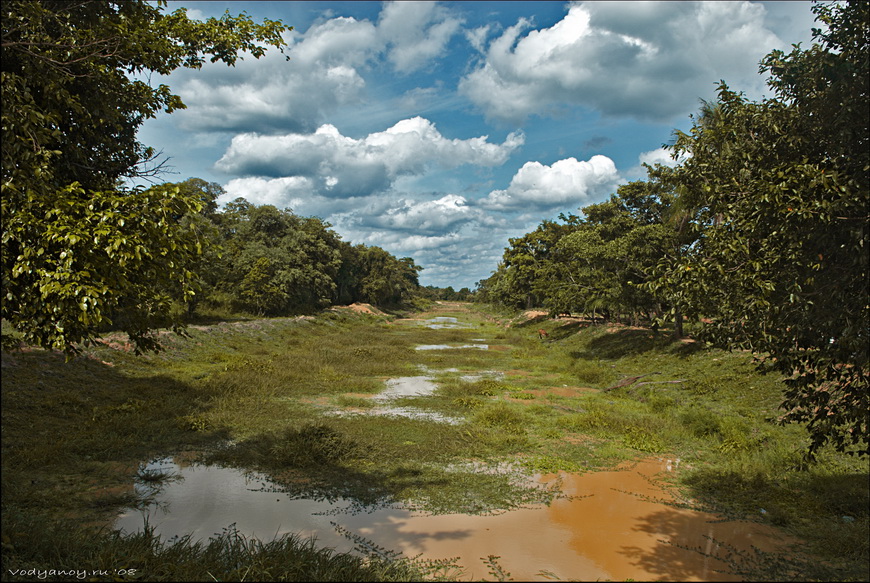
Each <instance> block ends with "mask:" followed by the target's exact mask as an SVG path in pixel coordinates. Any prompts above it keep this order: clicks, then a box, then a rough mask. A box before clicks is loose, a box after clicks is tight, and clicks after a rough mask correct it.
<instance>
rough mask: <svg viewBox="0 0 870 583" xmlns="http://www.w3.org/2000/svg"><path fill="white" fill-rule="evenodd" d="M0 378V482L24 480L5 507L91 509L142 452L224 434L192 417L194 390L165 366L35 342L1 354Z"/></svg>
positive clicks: (8, 494) (198, 410) (126, 479)
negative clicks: (136, 366)
mask: <svg viewBox="0 0 870 583" xmlns="http://www.w3.org/2000/svg"><path fill="white" fill-rule="evenodd" d="M109 353H110V351H109V350H106V351H105V352H104V353H102V354H109ZM2 381H3V384H2V386H3V392H2V408H3V441H2V454H3V455H2V459H3V476H4V484H9V485H16V484H17V485H23V486H26V487H22V488H10V489H9V490H7V489H6V488H5V487H4V489H3V506H4V508H5V507H7V506H10V505H11V506H22V507H28V508H33V510H34V511H38V512H45V513H48V514H49V515H52V514H55V513H58V514H64V515H92V514H93V512H90V511H89V509H93V508H95V507H100V508H104V507H105V506H106V505H105V504H102V503H99V500H96V499H95V497H96V498H99V496H100V492H103V491H105V490H107V487H108V486H107V485H120V484H123V483H132V476H131V472H132V471H135V468H137V467H138V465H139V463H140V462H141V461H142V460H143V459H148V458H149V457H153V456H156V455H165V454H166V453H167V452H168V451H179V450H183V449H197V448H200V447H203V446H204V445H206V444H208V443H214V442H216V441H218V440H220V439H223V438H225V437H226V436H225V435H224V434H223V433H222V432H220V431H216V430H213V429H211V428H209V427H207V426H205V425H203V424H201V423H200V424H197V420H199V419H201V416H202V413H203V411H204V409H203V406H202V405H201V404H200V401H199V399H198V397H200V396H201V395H199V394H198V393H197V391H196V390H195V389H194V388H192V387H190V386H189V385H187V384H185V383H182V382H180V381H178V380H176V379H172V378H170V377H168V376H165V375H152V376H149V375H147V374H142V375H141V376H140V375H137V376H133V375H127V374H123V373H122V372H120V371H119V370H118V369H116V368H115V367H114V366H113V365H111V364H110V363H106V362H102V361H100V360H97V359H93V358H84V357H82V358H76V359H73V360H70V361H68V362H67V361H66V360H65V357H64V356H63V355H62V354H58V353H53V352H47V351H41V350H39V351H32V352H16V353H4V354H3V379H2ZM104 509H105V508H104Z"/></svg>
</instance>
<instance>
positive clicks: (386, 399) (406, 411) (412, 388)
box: [333, 376, 464, 425]
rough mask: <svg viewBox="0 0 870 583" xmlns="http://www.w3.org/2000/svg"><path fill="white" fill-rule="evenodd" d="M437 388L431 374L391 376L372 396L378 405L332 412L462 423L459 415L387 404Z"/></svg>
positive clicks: (427, 393)
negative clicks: (381, 388) (381, 389)
mask: <svg viewBox="0 0 870 583" xmlns="http://www.w3.org/2000/svg"><path fill="white" fill-rule="evenodd" d="M437 388H438V385H437V384H436V383H435V382H434V381H433V380H432V377H431V376H415V377H398V378H393V379H389V380H387V382H386V388H385V389H384V390H383V391H381V392H380V393H378V394H377V395H374V396H373V397H372V400H373V401H375V402H376V403H378V406H375V407H371V408H367V409H361V410H359V409H357V410H349V411H348V410H342V411H335V412H333V414H334V415H375V416H396V417H406V418H408V419H417V420H422V421H434V422H436V423H449V424H451V425H458V424H459V423H462V422H463V421H464V420H463V419H462V418H459V417H451V416H449V415H443V414H441V413H438V412H435V411H426V410H424V409H420V408H418V407H412V406H409V405H405V406H397V405H391V404H389V403H390V401H395V400H396V399H402V398H406V399H407V398H413V397H426V396H429V395H431V394H432V393H434V392H435V389H437Z"/></svg>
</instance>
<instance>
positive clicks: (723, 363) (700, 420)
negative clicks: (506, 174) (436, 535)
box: [2, 304, 870, 581]
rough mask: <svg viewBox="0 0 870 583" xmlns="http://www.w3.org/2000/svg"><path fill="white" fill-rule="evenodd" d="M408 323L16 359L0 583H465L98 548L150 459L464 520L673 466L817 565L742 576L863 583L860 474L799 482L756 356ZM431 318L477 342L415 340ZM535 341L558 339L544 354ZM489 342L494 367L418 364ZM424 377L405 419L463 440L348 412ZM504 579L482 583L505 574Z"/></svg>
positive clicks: (747, 562)
mask: <svg viewBox="0 0 870 583" xmlns="http://www.w3.org/2000/svg"><path fill="white" fill-rule="evenodd" d="M412 316H413V320H411V319H404V320H403V319H395V318H388V317H384V316H373V315H367V314H353V313H349V312H346V311H335V312H326V313H324V314H321V315H319V316H318V317H316V318H314V319H311V318H274V319H266V320H256V319H239V320H235V321H230V322H228V321H223V322H217V323H214V324H212V325H210V326H200V327H195V328H192V329H191V330H190V337H189V338H181V337H177V336H169V335H167V336H165V343H166V345H167V350H166V351H165V352H163V353H160V354H157V355H150V356H146V357H135V356H133V355H132V354H129V353H127V352H125V351H124V350H121V349H119V347H120V345H119V344H116V345H114V348H113V347H112V346H103V347H97V348H93V349H90V350H88V351H87V352H86V354H85V355H84V356H83V357H81V358H77V359H75V360H73V361H71V362H64V359H63V357H62V356H59V355H56V354H53V353H49V352H45V351H41V350H30V351H26V352H19V353H15V354H5V353H4V355H3V358H4V364H3V366H4V370H3V373H4V374H3V393H2V398H3V402H2V416H3V418H2V419H3V443H2V453H3V456H2V463H3V474H2V486H3V560H4V569H5V570H4V572H3V575H2V579H3V580H4V581H7V580H8V581H13V580H15V581H17V580H26V578H22V577H19V576H16V575H13V574H12V571H10V569H11V570H16V569H25V570H26V569H29V568H38V567H39V566H40V565H43V566H44V565H46V564H52V565H89V566H90V565H93V566H94V568H95V569H99V568H101V567H100V566H106V568H112V569H115V568H119V567H118V566H119V565H122V564H123V565H127V566H129V567H130V568H136V569H137V570H138V571H137V573H138V575H135V576H132V575H130V574H129V573H126V574H123V577H120V578H121V579H122V580H126V579H135V578H140V579H141V578H142V577H145V578H147V580H154V581H161V580H164V581H168V580H179V581H185V580H186V581H195V580H211V578H216V579H219V580H233V579H236V580H241V579H244V580H247V581H252V580H288V581H292V580H342V581H345V580H346V581H356V580H384V581H388V580H389V581H398V580H420V579H421V578H423V577H428V578H439V577H441V578H446V579H450V578H451V577H453V578H455V576H456V573H455V570H454V569H453V567H455V566H451V565H449V564H426V563H421V562H414V561H411V560H406V559H400V558H398V557H396V556H394V555H390V553H389V552H386V551H384V550H383V549H380V550H378V552H375V553H374V554H373V555H371V554H370V555H366V554H362V555H347V556H345V555H340V554H336V553H332V554H331V553H329V552H326V551H323V550H321V549H317V548H315V546H314V545H313V543H311V542H310V541H304V540H300V539H297V538H293V537H287V538H285V539H282V540H280V541H274V542H273V543H261V542H259V541H250V540H246V539H244V537H242V536H241V535H239V534H238V533H237V532H234V531H232V530H229V531H227V532H226V533H225V536H223V537H219V538H218V539H216V540H214V541H211V542H208V543H197V542H194V541H190V540H186V539H182V540H178V541H174V542H171V543H170V542H161V541H160V540H159V539H158V538H157V537H156V536H154V534H153V532H146V533H141V534H138V535H132V536H126V537H121V536H118V535H115V534H109V533H107V532H105V531H104V532H99V531H98V529H97V528H96V527H99V525H101V524H106V522H107V520H109V519H110V517H111V516H112V515H113V513H114V512H115V511H117V509H119V508H121V507H123V506H127V505H130V504H132V503H133V502H134V501H135V492H134V491H133V489H132V484H133V481H134V480H135V479H138V480H140V481H145V482H160V480H161V479H162V477H161V476H160V475H159V473H153V472H147V471H146V472H144V473H143V471H142V470H141V469H140V467H141V463H142V460H147V459H154V458H155V457H159V456H164V455H167V454H168V453H176V452H184V451H186V452H190V454H191V455H192V456H194V457H197V456H198V457H199V458H200V459H203V460H207V461H209V462H215V463H221V464H224V465H228V466H234V467H239V468H245V469H252V470H259V471H262V472H265V473H268V474H269V475H270V476H272V477H273V478H274V479H275V480H276V481H278V482H279V483H280V484H282V486H285V487H286V488H287V489H288V491H289V492H291V493H294V494H297V495H299V496H325V497H336V498H337V497H342V498H350V499H352V500H355V501H357V502H358V503H359V504H361V505H377V504H384V505H386V504H393V503H396V502H401V503H403V504H406V505H409V506H412V507H414V508H419V509H421V510H425V511H428V512H436V513H438V512H464V513H472V514H473V513H488V512H496V511H502V510H507V509H511V508H516V507H519V506H523V505H525V504H529V503H533V502H542V501H543V502H546V501H547V500H549V499H551V498H552V496H553V495H554V492H552V491H546V490H542V489H539V488H534V487H531V486H529V485H528V483H527V482H525V481H523V480H522V479H520V478H521V477H522V473H523V472H525V473H527V474H528V473H534V472H555V471H582V470H587V469H595V468H607V467H610V466H613V465H615V464H616V463H618V462H621V461H623V460H626V459H632V458H635V457H638V456H644V455H656V454H665V453H666V454H667V455H668V456H669V457H671V456H673V457H679V458H681V459H682V460H683V463H684V467H686V468H689V470H687V471H685V472H681V474H680V475H681V476H682V478H681V482H680V483H679V484H675V486H676V487H678V488H680V490H681V492H682V495H683V497H684V498H685V499H687V500H688V499H691V500H693V501H694V505H695V507H696V508H699V509H703V510H709V511H712V512H717V513H720V514H723V515H725V516H731V517H738V518H746V519H750V520H757V521H760V522H766V523H769V524H771V525H774V526H776V527H778V528H781V529H782V530H783V531H784V532H786V533H788V534H790V535H791V536H794V537H796V538H798V539H800V540H801V541H802V547H801V553H798V554H795V555H793V556H790V557H787V558H783V557H781V556H775V557H768V556H762V555H760V554H758V555H754V556H751V557H746V556H742V555H740V554H739V553H737V554H735V558H734V561H735V564H734V566H733V569H734V570H735V572H740V573H744V571H745V572H746V573H749V574H750V575H751V574H754V575H752V576H757V577H762V578H763V577H768V578H770V577H774V575H771V573H772V572H773V573H774V574H777V573H778V574H779V575H780V576H782V575H783V574H784V573H790V571H789V569H792V570H793V569H798V571H797V572H798V573H800V572H804V573H806V579H801V580H812V579H818V580H828V579H830V580H841V581H849V580H866V579H867V575H868V543H867V539H868V536H867V535H868V529H870V527H868V510H867V508H868V502H870V499H868V463H867V460H866V459H863V460H860V459H852V458H849V457H847V456H843V455H839V454H837V453H836V452H832V451H826V452H824V453H823V455H822V456H821V458H820V462H819V463H818V464H815V465H813V466H810V467H809V468H802V467H801V465H802V464H801V461H802V459H801V455H802V452H803V447H804V446H805V434H804V432H803V430H802V429H801V428H800V427H795V426H786V427H781V426H779V425H777V424H776V423H775V422H774V420H775V418H776V417H777V415H778V411H777V407H778V404H779V399H780V394H781V385H780V379H778V378H776V377H775V376H772V375H767V376H765V375H760V374H759V373H757V372H756V371H755V370H754V368H753V367H752V364H751V362H750V355H748V354H745V353H725V352H721V351H713V350H706V349H704V348H703V347H701V346H699V345H697V344H694V343H685V342H676V341H673V340H672V338H670V337H669V336H668V335H667V334H665V333H659V334H653V333H652V332H650V331H648V330H641V329H632V328H626V327H608V326H587V325H585V323H583V322H569V323H560V321H553V320H543V321H530V322H526V321H524V320H523V319H521V318H517V317H516V316H517V315H516V314H507V313H504V312H502V313H498V312H494V311H491V310H488V309H485V308H484V307H480V306H469V305H460V304H455V305H449V304H447V305H441V306H438V307H436V308H435V309H432V310H431V311H429V312H422V313H417V314H413V315H412ZM437 316H454V317H459V318H461V319H462V320H463V321H466V322H468V321H470V322H471V323H472V324H473V325H472V326H471V327H469V328H459V329H450V328H446V329H430V328H426V327H425V326H421V325H420V324H421V321H422V322H424V323H425V320H427V319H429V318H432V317H437ZM540 327H546V328H547V330H548V331H549V333H550V336H549V338H547V339H544V340H541V339H539V338H538V335H537V329H538V328H540ZM479 338H485V339H486V342H487V343H488V344H490V346H491V347H492V348H493V349H491V350H486V351H484V350H450V349H448V350H415V349H414V347H415V346H416V345H420V344H454V343H456V344H468V343H472V342H474V339H479ZM421 371H427V372H428V373H429V374H431V375H433V376H434V379H435V381H436V382H437V384H438V389H437V390H436V391H435V392H434V393H433V394H432V395H430V396H426V397H417V398H413V399H402V400H398V401H396V402H395V403H394V404H395V405H402V406H413V407H417V408H420V409H423V410H427V411H431V412H436V413H440V414H442V415H446V416H449V417H454V418H461V419H464V422H463V423H462V424H458V425H453V424H448V423H435V422H431V421H426V420H420V419H409V418H405V417H391V416H384V417H370V416H366V415H361V414H356V415H334V414H332V413H334V412H336V411H345V410H359V411H366V410H370V409H372V407H373V401H372V400H371V399H369V398H368V397H367V395H371V394H373V393H376V392H378V391H379V390H381V389H382V388H383V383H384V380H385V379H387V378H392V377H399V376H413V375H419V374H421ZM468 375H476V376H468ZM635 377H639V378H635ZM631 379H634V380H633V382H628V381H629V380H631ZM620 385H621V386H620ZM472 461H473V462H476V463H477V464H483V466H485V467H486V466H488V467H495V466H496V465H498V464H500V463H505V462H507V463H509V464H510V465H511V467H513V468H514V471H508V472H493V471H477V470H475V469H474V467H473V466H470V465H469V464H468V462H472ZM762 510H763V511H764V512H761V511H762ZM71 533H74V534H71ZM364 546H365V545H364ZM366 548H369V549H374V547H372V546H371V545H369V546H368V547H366ZM372 552H374V551H372ZM240 553H241V554H240ZM240 556H244V557H246V558H245V559H244V560H240V559H239V557H240ZM288 557H293V559H292V561H290V560H289V559H288ZM806 557H810V559H806ZM801 561H804V563H806V561H809V563H806V564H811V565H812V569H811V570H809V569H808V568H807V567H806V564H804V563H802V562H801ZM289 563H293V564H294V565H296V567H294V569H296V570H295V571H294V570H293V569H290V567H288V566H287V565H289ZM497 567H498V566H497V563H494V567H493V569H492V570H491V571H490V572H491V574H493V576H496V577H502V576H503V575H504V574H503V573H501V572H500V571H499V569H498V568H497ZM58 568H60V567H58ZM771 569H773V570H774V571H771ZM800 569H804V570H803V571H800ZM500 573H501V574H500ZM750 575H747V576H750ZM117 578H119V575H118V574H117V573H113V574H111V575H106V576H102V575H98V576H97V577H96V579H94V580H116V579H117ZM774 578H775V577H774ZM788 578H789V579H792V580H796V579H794V577H792V576H789V577H788ZM47 580H64V579H63V578H62V577H61V578H55V579H51V578H50V577H49V578H48V579H47ZM759 580H763V579H759Z"/></svg>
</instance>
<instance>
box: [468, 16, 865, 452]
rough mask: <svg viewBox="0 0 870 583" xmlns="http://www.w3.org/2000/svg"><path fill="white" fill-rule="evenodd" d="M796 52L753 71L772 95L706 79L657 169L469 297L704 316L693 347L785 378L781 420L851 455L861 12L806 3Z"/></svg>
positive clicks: (514, 253)
mask: <svg viewBox="0 0 870 583" xmlns="http://www.w3.org/2000/svg"><path fill="white" fill-rule="evenodd" d="M812 10H813V12H814V14H815V15H816V20H817V22H820V23H822V24H824V25H825V28H824V29H822V28H818V29H815V28H814V29H813V39H814V42H813V45H812V47H811V48H809V49H802V48H801V47H800V46H798V45H794V46H793V50H792V51H791V52H789V53H784V52H783V51H778V50H777V51H773V52H771V53H770V54H768V55H767V56H766V57H765V58H764V59H763V60H762V62H761V64H760V72H761V73H767V74H768V75H769V77H768V87H769V88H770V90H771V91H772V94H773V96H772V97H769V98H764V99H762V100H760V101H751V100H749V99H747V98H746V97H745V96H744V95H742V94H738V93H736V92H734V91H732V90H731V89H730V88H729V87H728V86H727V84H726V83H725V82H724V81H722V82H720V83H719V86H718V98H717V99H716V100H715V101H713V102H705V103H702V106H701V108H700V111H699V113H698V114H697V116H693V117H692V128H691V130H690V131H689V132H688V133H684V132H679V131H677V132H675V140H674V143H673V144H671V145H670V146H669V147H670V149H671V153H672V155H673V157H674V160H675V161H678V162H679V163H678V164H677V165H676V166H674V167H672V168H671V167H667V166H662V165H656V166H654V167H653V166H647V179H646V180H639V181H636V182H631V183H629V184H626V185H623V186H621V187H619V188H618V189H617V192H616V194H614V195H613V196H611V197H610V199H609V200H608V201H606V202H602V203H600V204H593V205H590V206H587V207H585V208H583V209H582V216H574V215H569V216H565V215H560V217H559V218H560V220H559V221H549V220H548V221H543V222H542V223H541V224H540V225H539V226H538V228H537V229H535V230H534V231H532V232H531V233H527V234H526V235H523V236H522V237H517V238H514V239H511V240H510V246H509V247H508V248H507V249H506V250H505V252H504V255H503V258H502V261H501V263H500V264H499V265H498V268H497V270H496V271H495V272H494V273H493V274H492V276H491V277H489V278H488V279H485V280H483V281H481V282H479V284H478V289H477V297H478V300H481V301H488V302H493V303H497V304H503V305H507V306H513V307H531V306H543V307H546V308H547V309H549V311H550V312H551V313H554V314H556V313H561V312H569V311H581V312H588V313H591V314H593V315H595V314H600V315H602V316H604V317H614V316H616V315H623V316H625V317H628V318H631V319H633V320H635V321H638V320H642V319H646V320H648V321H661V320H663V319H670V320H671V321H672V322H674V323H675V326H676V329H677V332H678V333H680V330H679V325H680V322H681V321H682V318H683V317H689V318H693V319H699V318H703V321H704V322H705V324H704V326H703V328H702V330H701V332H700V334H699V337H700V339H702V340H705V341H707V342H709V343H711V344H712V345H715V346H720V347H724V348H729V349H745V350H749V351H751V352H752V353H754V354H756V355H758V357H759V364H760V366H762V367H764V368H766V369H769V370H773V371H777V372H779V373H781V374H782V375H784V377H785V387H786V388H785V392H784V401H783V404H782V408H783V410H784V414H783V417H782V421H784V422H789V421H794V422H800V423H804V424H806V425H807V427H808V428H809V432H810V437H811V446H810V453H813V452H815V451H818V450H819V449H820V448H821V447H822V446H824V445H825V444H827V443H832V444H833V445H834V446H835V447H836V448H837V449H840V450H845V451H850V452H852V453H859V454H865V455H866V454H867V453H868V441H870V439H868V436H870V433H868V417H870V402H868V386H870V383H868V353H870V334H868V323H870V297H868V284H870V280H868V264H870V236H868V225H870V221H868V219H870V213H868V208H870V185H868V176H870V137H868V125H870V124H868V117H870V101H868V91H870V83H868V70H870V63H868V60H870V44H868V39H870V32H868V29H870V4H868V3H866V2H845V3H816V4H814V5H813V7H812Z"/></svg>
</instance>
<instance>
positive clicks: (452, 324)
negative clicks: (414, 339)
mask: <svg viewBox="0 0 870 583" xmlns="http://www.w3.org/2000/svg"><path fill="white" fill-rule="evenodd" d="M424 325H425V326H426V327H427V328H432V329H433V330H440V329H445V328H471V324H466V323H464V322H460V321H459V320H458V319H457V318H453V317H450V316H438V317H437V318H429V319H428V320H426V321H425V324H424Z"/></svg>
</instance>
